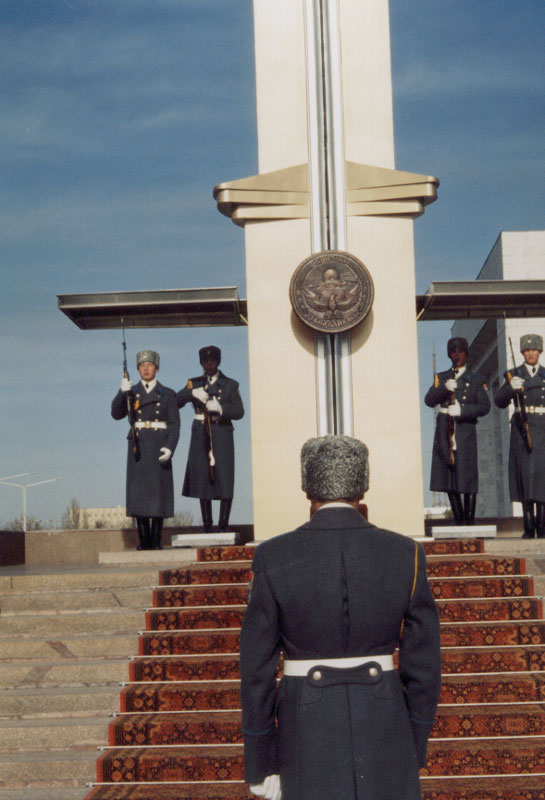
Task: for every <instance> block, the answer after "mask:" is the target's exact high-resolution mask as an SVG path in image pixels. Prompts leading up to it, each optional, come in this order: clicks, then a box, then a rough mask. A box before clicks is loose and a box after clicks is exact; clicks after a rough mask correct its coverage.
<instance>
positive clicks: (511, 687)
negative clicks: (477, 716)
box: [441, 672, 545, 705]
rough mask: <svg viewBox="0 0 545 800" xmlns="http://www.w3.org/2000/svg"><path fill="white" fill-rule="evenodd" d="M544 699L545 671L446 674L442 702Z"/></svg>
mask: <svg viewBox="0 0 545 800" xmlns="http://www.w3.org/2000/svg"><path fill="white" fill-rule="evenodd" d="M531 701H540V702H545V673H543V672H531V673H528V672H521V673H517V672H511V673H508V674H505V675H498V674H490V675H487V674H486V673H484V674H481V675H463V674H461V675H444V676H443V681H442V685H441V703H456V704H460V705H461V704H463V703H524V702H531Z"/></svg>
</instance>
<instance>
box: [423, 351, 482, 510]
mask: <svg viewBox="0 0 545 800" xmlns="http://www.w3.org/2000/svg"><path fill="white" fill-rule="evenodd" d="M447 354H448V357H449V358H450V359H451V361H452V368H451V369H449V370H446V371H445V372H439V373H437V375H435V379H434V383H433V386H431V387H430V388H429V389H428V392H427V393H426V396H425V398H424V402H425V403H426V405H427V406H429V407H430V408H433V407H434V406H437V405H438V406H439V413H438V415H437V422H436V426H435V438H434V440H433V453H432V462H431V478H430V489H431V491H432V492H446V493H447V495H448V498H449V501H450V505H451V508H452V513H453V515H454V520H455V522H456V524H457V525H462V524H464V523H465V524H466V525H473V524H474V522H475V505H476V501H477V492H478V490H479V472H478V464H477V429H476V426H477V419H478V417H483V416H485V414H488V412H489V411H490V398H489V396H488V390H487V387H486V384H485V379H484V378H483V376H482V375H479V374H478V373H476V372H472V371H471V370H469V369H468V368H467V366H466V361H467V354H468V344H467V339H464V338H462V337H461V336H458V337H455V338H453V339H449V341H448V343H447Z"/></svg>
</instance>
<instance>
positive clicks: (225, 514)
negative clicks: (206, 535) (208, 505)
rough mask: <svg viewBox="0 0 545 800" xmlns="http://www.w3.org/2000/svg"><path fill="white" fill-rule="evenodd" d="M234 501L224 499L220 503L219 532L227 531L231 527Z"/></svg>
mask: <svg viewBox="0 0 545 800" xmlns="http://www.w3.org/2000/svg"><path fill="white" fill-rule="evenodd" d="M232 502H233V501H232V500H227V499H223V500H221V501H220V518H219V520H218V530H219V531H226V530H227V528H228V527H229V515H230V513H231V505H232Z"/></svg>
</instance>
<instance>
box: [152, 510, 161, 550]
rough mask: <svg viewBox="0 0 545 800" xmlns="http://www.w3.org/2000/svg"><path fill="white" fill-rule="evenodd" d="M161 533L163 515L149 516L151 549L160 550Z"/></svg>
mask: <svg viewBox="0 0 545 800" xmlns="http://www.w3.org/2000/svg"><path fill="white" fill-rule="evenodd" d="M162 533H163V517H152V518H151V536H150V546H151V549H152V550H162V549H163V545H162V544H161V534H162Z"/></svg>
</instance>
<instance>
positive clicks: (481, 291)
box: [416, 280, 545, 320]
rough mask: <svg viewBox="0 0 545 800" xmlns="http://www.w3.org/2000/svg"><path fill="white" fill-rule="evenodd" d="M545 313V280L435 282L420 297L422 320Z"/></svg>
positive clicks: (417, 298)
mask: <svg viewBox="0 0 545 800" xmlns="http://www.w3.org/2000/svg"><path fill="white" fill-rule="evenodd" d="M543 316H545V280H483V281H480V280H476V281H434V282H433V283H431V284H430V286H429V288H428V291H427V292H426V294H421V295H417V296H416V318H417V319H418V320H453V319H498V318H501V319H503V318H513V317H543Z"/></svg>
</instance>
